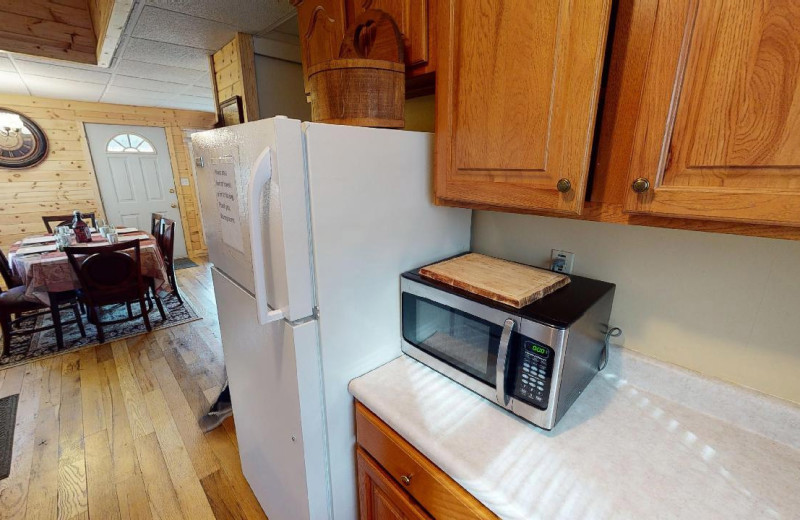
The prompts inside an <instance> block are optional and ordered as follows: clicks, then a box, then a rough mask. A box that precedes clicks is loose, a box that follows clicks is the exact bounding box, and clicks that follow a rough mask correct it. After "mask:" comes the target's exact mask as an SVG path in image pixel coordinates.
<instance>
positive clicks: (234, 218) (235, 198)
mask: <svg viewBox="0 0 800 520" xmlns="http://www.w3.org/2000/svg"><path fill="white" fill-rule="evenodd" d="M213 168H214V184H215V187H216V190H215V191H216V194H217V211H218V212H219V220H220V234H221V235H222V241H223V242H225V243H226V244H228V245H229V246H231V247H232V248H234V249H237V250H238V251H240V252H242V253H244V238H243V237H242V223H241V221H240V218H239V195H238V193H239V190H238V188H237V186H236V171H235V169H234V164H233V162H222V161H220V162H218V163H216V164H214V165H213Z"/></svg>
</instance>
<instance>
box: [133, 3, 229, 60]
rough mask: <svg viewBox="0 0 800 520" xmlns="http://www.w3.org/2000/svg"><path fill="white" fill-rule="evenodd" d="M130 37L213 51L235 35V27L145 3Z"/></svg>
mask: <svg viewBox="0 0 800 520" xmlns="http://www.w3.org/2000/svg"><path fill="white" fill-rule="evenodd" d="M222 3H224V2H222ZM133 36H134V37H136V38H143V39H146V40H153V41H161V42H166V43H174V44H177V45H187V46H189V47H196V48H198V49H206V50H208V51H211V52H214V51H216V50H218V49H220V48H222V46H223V45H225V44H226V43H228V42H229V41H231V40H232V39H233V37H234V36H236V29H235V28H234V27H232V26H230V25H226V24H223V23H219V22H215V21H212V20H206V19H205V18H197V17H195V16H190V15H187V14H183V13H178V12H175V11H168V10H166V9H159V8H157V7H151V6H147V7H145V8H144V9H143V10H142V14H141V15H140V16H139V21H138V22H137V23H136V27H135V28H134V29H133Z"/></svg>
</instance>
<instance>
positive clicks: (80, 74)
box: [16, 58, 111, 85]
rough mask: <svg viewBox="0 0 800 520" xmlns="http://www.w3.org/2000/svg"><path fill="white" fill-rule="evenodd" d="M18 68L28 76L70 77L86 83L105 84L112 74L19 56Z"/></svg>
mask: <svg viewBox="0 0 800 520" xmlns="http://www.w3.org/2000/svg"><path fill="white" fill-rule="evenodd" d="M16 62H17V68H18V69H19V70H20V72H21V73H22V74H23V76H27V75H29V74H32V75H35V76H44V77H48V78H59V79H70V80H73V81H81V82H85V83H96V84H99V85H105V84H106V83H108V80H109V79H111V74H109V73H107V72H100V71H97V70H86V69H78V68H74V67H64V66H61V65H56V64H53V63H49V62H39V61H31V60H23V59H19V58H17V60H16Z"/></svg>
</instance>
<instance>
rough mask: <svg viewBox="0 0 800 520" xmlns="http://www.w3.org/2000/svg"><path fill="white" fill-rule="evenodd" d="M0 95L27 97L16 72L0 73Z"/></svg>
mask: <svg viewBox="0 0 800 520" xmlns="http://www.w3.org/2000/svg"><path fill="white" fill-rule="evenodd" d="M0 94H22V95H24V96H27V95H29V94H30V93H29V92H28V89H27V87H25V83H23V82H22V78H20V77H19V74H17V73H16V72H0Z"/></svg>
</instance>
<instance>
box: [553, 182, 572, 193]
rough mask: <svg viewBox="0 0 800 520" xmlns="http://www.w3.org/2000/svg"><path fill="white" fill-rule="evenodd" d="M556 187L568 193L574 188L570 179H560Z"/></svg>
mask: <svg viewBox="0 0 800 520" xmlns="http://www.w3.org/2000/svg"><path fill="white" fill-rule="evenodd" d="M556 189H557V190H558V191H560V192H561V193H566V192H568V191H569V190H571V189H572V183H571V182H569V179H559V180H558V183H557V184H556Z"/></svg>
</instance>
